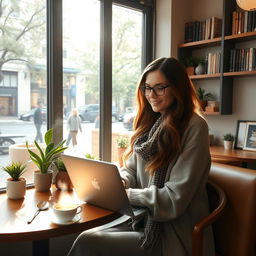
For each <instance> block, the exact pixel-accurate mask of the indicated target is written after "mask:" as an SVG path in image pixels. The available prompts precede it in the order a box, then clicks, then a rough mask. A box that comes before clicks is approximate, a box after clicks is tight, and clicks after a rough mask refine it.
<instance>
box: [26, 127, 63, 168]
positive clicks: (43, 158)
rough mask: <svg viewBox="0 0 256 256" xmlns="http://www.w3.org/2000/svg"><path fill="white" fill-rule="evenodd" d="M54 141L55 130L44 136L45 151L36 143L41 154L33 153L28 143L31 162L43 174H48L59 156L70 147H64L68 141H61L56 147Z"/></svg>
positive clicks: (50, 130)
mask: <svg viewBox="0 0 256 256" xmlns="http://www.w3.org/2000/svg"><path fill="white" fill-rule="evenodd" d="M52 139H53V129H49V130H48V131H47V132H46V133H45V135H44V142H45V144H46V148H45V150H44V151H43V149H41V147H40V146H39V144H38V143H37V142H36V141H34V143H35V146H36V147H37V149H38V151H39V154H36V153H35V152H33V151H31V150H30V149H29V147H28V142H26V147H27V149H28V153H29V155H30V158H31V160H32V161H33V162H34V163H35V164H36V165H37V167H38V168H39V170H40V172H41V173H47V171H48V168H49V167H50V165H51V164H52V163H54V162H55V161H56V160H57V159H58V158H59V154H60V153H62V152H63V151H64V150H66V149H67V148H68V147H64V146H63V145H64V143H65V142H66V140H63V141H61V142H60V143H58V144H57V145H56V146H55V144H54V143H53V141H52Z"/></svg>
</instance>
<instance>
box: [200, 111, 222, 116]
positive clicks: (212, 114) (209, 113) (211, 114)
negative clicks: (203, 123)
mask: <svg viewBox="0 0 256 256" xmlns="http://www.w3.org/2000/svg"><path fill="white" fill-rule="evenodd" d="M203 114H204V115H207V116H218V115H219V114H220V112H207V111H204V112H203Z"/></svg>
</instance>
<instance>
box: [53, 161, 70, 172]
mask: <svg viewBox="0 0 256 256" xmlns="http://www.w3.org/2000/svg"><path fill="white" fill-rule="evenodd" d="M54 164H55V166H56V168H57V169H58V171H60V172H67V169H66V166H65V164H64V162H63V161H62V159H60V158H58V159H57V160H56V161H55V162H54Z"/></svg>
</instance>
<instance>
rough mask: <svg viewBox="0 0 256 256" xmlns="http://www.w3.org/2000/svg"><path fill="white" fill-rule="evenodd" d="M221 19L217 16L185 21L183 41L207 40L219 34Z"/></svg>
mask: <svg viewBox="0 0 256 256" xmlns="http://www.w3.org/2000/svg"><path fill="white" fill-rule="evenodd" d="M221 24H222V20H221V19H220V18H217V17H211V18H207V19H204V20H201V21H198V20H196V21H189V22H186V23H185V43H189V42H195V41H200V40H208V39H213V38H216V37H220V36H221V26H222V25H221Z"/></svg>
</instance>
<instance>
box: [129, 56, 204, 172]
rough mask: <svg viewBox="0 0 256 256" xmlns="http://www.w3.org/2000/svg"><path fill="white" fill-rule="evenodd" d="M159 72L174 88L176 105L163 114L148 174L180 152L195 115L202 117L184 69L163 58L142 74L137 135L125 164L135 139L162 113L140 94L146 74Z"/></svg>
mask: <svg viewBox="0 0 256 256" xmlns="http://www.w3.org/2000/svg"><path fill="white" fill-rule="evenodd" d="M155 70H159V71H161V72H162V74H163V75H164V76H165V77H166V79H167V81H168V82H169V84H170V86H171V91H172V95H173V104H172V105H171V106H170V107H169V109H168V111H166V112H165V114H164V116H163V117H164V120H163V127H162V129H161V132H160V135H159V139H158V142H157V153H156V154H155V155H154V156H152V158H151V160H150V161H149V162H148V163H147V166H146V171H149V172H150V173H154V171H156V170H158V169H159V168H161V167H164V166H166V163H170V161H171V160H172V159H173V158H174V156H175V155H176V153H177V152H178V151H179V150H180V145H181V139H182V135H183V133H184V131H185V129H186V128H187V126H188V123H189V120H190V119H191V117H192V115H193V113H198V114H200V110H199V109H200V107H199V103H198V99H197V96H196V92H195V89H194V86H193V84H192V82H191V80H190V79H189V77H188V75H187V73H186V70H185V67H184V66H183V65H182V64H181V63H180V62H179V61H177V60H176V59H175V58H160V59H157V60H155V61H153V62H151V63H150V64H149V65H148V66H147V67H146V68H145V70H144V71H143V73H142V75H141V78H140V80H139V82H138V85H137V89H136V100H137V105H138V112H137V115H136V117H135V119H134V123H133V128H134V130H135V133H134V135H133V136H132V137H131V140H130V148H129V149H128V151H127V153H126V155H125V156H124V160H127V158H128V157H129V156H130V155H131V154H132V152H133V147H134V143H135V141H136V139H137V138H138V137H139V136H141V135H142V134H144V133H146V132H148V131H149V130H150V129H151V127H152V126H153V124H154V123H155V122H156V120H157V119H158V118H159V117H160V113H156V112H154V111H153V110H152V108H151V106H150V104H149V103H148V100H147V99H146V97H145V95H144V94H143V93H142V91H141V90H140V87H141V86H142V85H144V83H145V80H146V77H147V74H148V73H150V72H152V71H155Z"/></svg>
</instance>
